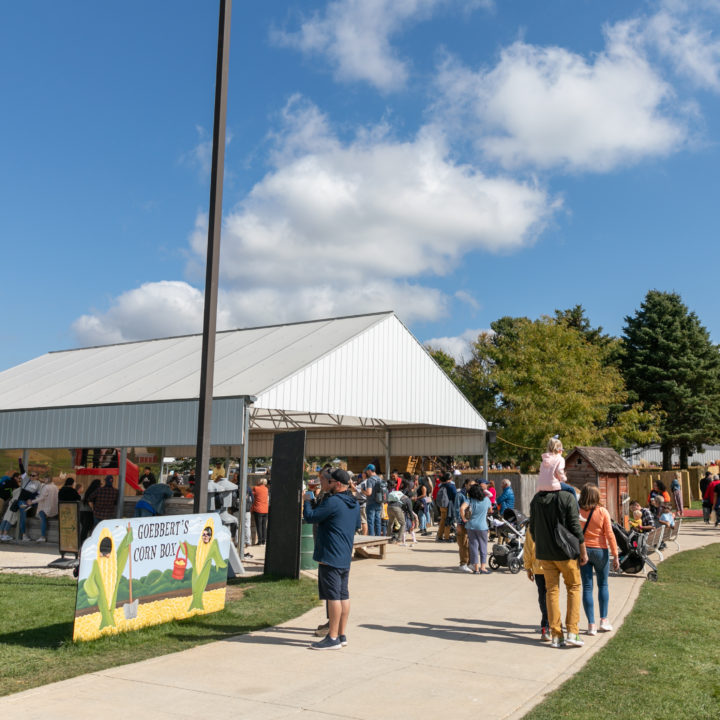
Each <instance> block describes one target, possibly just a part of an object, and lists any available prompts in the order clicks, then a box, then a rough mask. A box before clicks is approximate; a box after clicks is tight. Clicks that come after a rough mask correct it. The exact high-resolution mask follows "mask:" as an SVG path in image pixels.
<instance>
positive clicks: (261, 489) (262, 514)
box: [250, 478, 270, 545]
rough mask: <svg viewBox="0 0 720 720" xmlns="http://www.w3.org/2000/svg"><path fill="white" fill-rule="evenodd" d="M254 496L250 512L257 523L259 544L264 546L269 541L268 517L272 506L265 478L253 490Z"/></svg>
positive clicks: (256, 529)
mask: <svg viewBox="0 0 720 720" xmlns="http://www.w3.org/2000/svg"><path fill="white" fill-rule="evenodd" d="M252 494H253V503H252V507H251V508H250V511H251V512H252V514H253V520H254V521H255V531H256V533H257V544H258V545H264V544H265V541H266V540H267V517H268V509H269V505H270V503H269V493H268V488H267V480H266V479H265V478H261V479H260V482H259V483H258V484H257V485H256V486H255V487H254V488H253V489H252Z"/></svg>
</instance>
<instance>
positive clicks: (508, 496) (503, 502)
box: [497, 478, 515, 516]
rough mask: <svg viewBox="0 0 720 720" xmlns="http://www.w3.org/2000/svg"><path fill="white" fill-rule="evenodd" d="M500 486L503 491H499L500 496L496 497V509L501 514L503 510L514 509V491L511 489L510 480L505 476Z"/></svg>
mask: <svg viewBox="0 0 720 720" xmlns="http://www.w3.org/2000/svg"><path fill="white" fill-rule="evenodd" d="M502 486H503V491H502V492H501V493H500V497H498V499H497V504H498V509H499V511H500V515H501V516H502V514H503V512H504V511H505V510H507V509H510V510H514V509H515V493H514V492H513V489H512V483H511V482H510V480H508V479H507V478H505V480H503V481H502Z"/></svg>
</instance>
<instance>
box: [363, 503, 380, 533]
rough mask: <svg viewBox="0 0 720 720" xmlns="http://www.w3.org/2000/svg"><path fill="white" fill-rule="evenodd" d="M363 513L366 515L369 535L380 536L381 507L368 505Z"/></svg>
mask: <svg viewBox="0 0 720 720" xmlns="http://www.w3.org/2000/svg"><path fill="white" fill-rule="evenodd" d="M365 511H366V513H367V521H368V533H370V535H382V534H383V532H382V505H377V504H375V503H373V504H372V505H371V504H370V503H368V504H367V506H366V508H365Z"/></svg>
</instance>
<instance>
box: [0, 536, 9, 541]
mask: <svg viewBox="0 0 720 720" xmlns="http://www.w3.org/2000/svg"><path fill="white" fill-rule="evenodd" d="M8 540H10V536H9V535H0V542H7V541H8Z"/></svg>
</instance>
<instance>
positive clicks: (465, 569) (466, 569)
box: [458, 565, 472, 573]
mask: <svg viewBox="0 0 720 720" xmlns="http://www.w3.org/2000/svg"><path fill="white" fill-rule="evenodd" d="M458 569H459V570H460V571H461V572H466V573H471V572H472V568H471V567H470V566H469V565H461V566H460V567H459V568H458Z"/></svg>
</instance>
